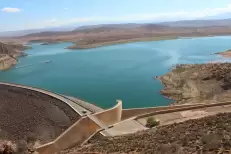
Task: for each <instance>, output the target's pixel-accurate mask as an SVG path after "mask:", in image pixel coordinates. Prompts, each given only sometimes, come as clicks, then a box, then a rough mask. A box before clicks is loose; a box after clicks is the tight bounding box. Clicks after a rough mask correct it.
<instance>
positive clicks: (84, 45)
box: [66, 36, 178, 50]
mask: <svg viewBox="0 0 231 154" xmlns="http://www.w3.org/2000/svg"><path fill="white" fill-rule="evenodd" d="M174 39H178V37H174V36H173V37H171V36H169V37H147V38H132V39H122V40H116V41H108V42H101V43H94V44H87V41H86V42H84V41H83V42H80V44H77V43H74V45H71V46H69V47H67V48H66V49H71V50H75V49H92V48H98V47H104V46H110V45H119V44H126V43H136V42H151V41H164V40H174Z"/></svg>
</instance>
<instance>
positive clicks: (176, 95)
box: [157, 63, 231, 104]
mask: <svg viewBox="0 0 231 154" xmlns="http://www.w3.org/2000/svg"><path fill="white" fill-rule="evenodd" d="M157 79H158V80H160V81H161V82H162V84H163V85H164V86H165V88H164V89H163V90H162V91H161V94H162V95H164V96H165V97H168V98H169V99H172V100H174V101H175V102H174V103H173V104H194V103H219V102H226V101H230V100H231V63H213V64H183V65H177V66H176V67H175V68H173V70H172V71H171V72H169V73H167V74H165V75H163V76H160V77H157Z"/></svg>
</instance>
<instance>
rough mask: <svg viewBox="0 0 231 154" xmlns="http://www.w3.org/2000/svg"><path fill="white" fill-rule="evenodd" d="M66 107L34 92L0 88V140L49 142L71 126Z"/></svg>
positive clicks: (73, 116)
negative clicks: (29, 139)
mask: <svg viewBox="0 0 231 154" xmlns="http://www.w3.org/2000/svg"><path fill="white" fill-rule="evenodd" d="M79 118H80V117H79V115H77V114H76V113H75V112H74V111H73V110H72V109H71V108H70V107H69V106H68V105H66V104H65V103H63V102H62V101H59V100H57V99H55V98H52V97H50V96H47V95H45V94H41V93H38V92H35V91H31V90H26V89H21V88H17V87H10V86H6V85H0V139H8V140H13V141H18V140H23V139H26V138H28V137H30V138H32V137H33V138H36V140H40V141H41V142H42V143H45V142H49V141H51V140H52V139H54V138H55V137H57V136H58V135H60V134H61V133H62V132H63V131H64V130H65V129H67V128H68V127H69V126H70V125H71V124H73V123H74V122H75V121H76V120H77V119H79Z"/></svg>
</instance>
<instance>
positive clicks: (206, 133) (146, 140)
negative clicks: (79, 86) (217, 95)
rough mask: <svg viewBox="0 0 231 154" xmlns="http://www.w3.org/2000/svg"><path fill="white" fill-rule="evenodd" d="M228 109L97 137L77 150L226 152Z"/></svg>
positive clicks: (230, 125)
mask: <svg viewBox="0 0 231 154" xmlns="http://www.w3.org/2000/svg"><path fill="white" fill-rule="evenodd" d="M230 138H231V113H222V114H218V115H215V116H209V117H205V118H201V119H196V120H188V121H185V122H182V123H178V124H172V125H166V126H160V127H158V128H153V129H150V130H146V131H141V132H137V133H135V134H130V135H126V136H118V137H112V138H106V137H96V138H94V139H92V140H90V141H89V142H88V143H87V144H86V145H84V146H82V147H75V148H72V149H70V150H66V151H63V152H61V154H75V153H77V152H79V153H81V152H91V153H93V152H95V153H97V152H98V153H114V154H118V153H124V154H125V153H131V154H133V153H134V154H144V153H145V154H189V153H195V154H196V153H203V154H217V153H220V154H229V152H230V149H231V141H230Z"/></svg>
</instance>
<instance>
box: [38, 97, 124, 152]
mask: <svg viewBox="0 0 231 154" xmlns="http://www.w3.org/2000/svg"><path fill="white" fill-rule="evenodd" d="M121 114H122V102H121V101H119V102H118V104H117V105H116V106H115V107H113V108H111V109H109V110H105V111H102V112H100V113H95V114H94V115H93V116H95V117H96V118H98V120H100V121H101V122H102V123H103V124H105V125H106V126H109V125H112V124H115V123H118V122H119V121H120V120H121ZM99 129H101V127H100V126H99V125H97V124H96V123H95V122H94V121H92V120H91V119H90V118H89V117H83V118H81V119H80V120H79V121H77V122H76V123H75V124H73V125H72V126H71V127H70V128H68V129H67V130H66V131H65V132H64V133H62V134H61V135H60V136H59V137H58V138H56V139H55V140H54V141H53V142H50V143H48V144H45V145H42V146H40V147H37V148H36V151H37V152H39V154H52V153H55V152H59V151H61V150H65V149H68V148H70V147H72V146H74V145H80V144H82V143H83V142H85V141H86V140H88V139H89V137H90V136H92V135H93V134H94V133H95V132H97V131H98V130H99Z"/></svg>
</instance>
